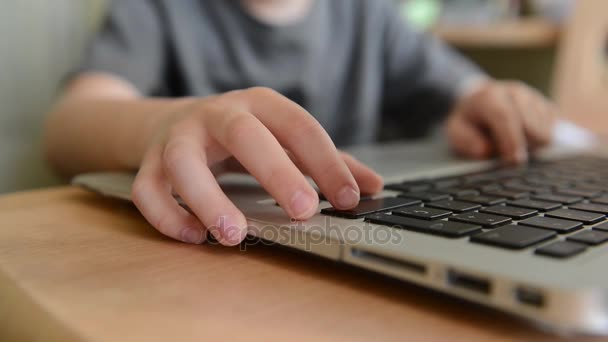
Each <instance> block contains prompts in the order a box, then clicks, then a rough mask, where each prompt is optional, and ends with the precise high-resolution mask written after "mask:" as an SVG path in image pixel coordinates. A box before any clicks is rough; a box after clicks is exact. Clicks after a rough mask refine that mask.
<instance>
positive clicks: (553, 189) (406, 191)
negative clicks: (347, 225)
mask: <svg viewBox="0 0 608 342" xmlns="http://www.w3.org/2000/svg"><path fill="white" fill-rule="evenodd" d="M385 189H386V190H391V191H394V192H395V193H396V194H395V196H394V197H385V198H380V199H378V198H376V199H369V198H367V199H362V201H361V202H360V204H359V205H358V206H357V207H356V208H354V209H352V210H348V211H340V210H336V209H334V208H328V209H324V210H322V211H321V213H322V214H324V215H329V216H336V217H342V218H347V219H353V220H357V219H363V220H365V221H367V222H370V223H373V224H378V225H384V226H389V227H393V228H396V229H405V230H409V231H413V232H417V233H421V234H428V235H433V236H439V237H443V238H452V239H458V238H466V239H468V241H470V242H471V243H475V244H483V245H486V246H490V247H494V248H501V249H508V250H526V249H530V250H533V251H534V254H535V255H538V256H539V257H549V258H554V259H566V258H570V257H574V256H576V255H579V254H581V253H583V252H584V251H586V250H588V249H590V248H600V247H598V246H600V245H602V244H604V243H606V242H608V217H606V215H608V159H599V158H593V157H574V158H568V159H562V160H557V161H542V162H541V161H534V162H531V163H530V164H529V165H526V166H522V167H516V168H515V167H513V168H499V169H494V170H490V171H484V172H477V173H473V174H466V175H462V176H454V177H445V178H439V179H425V180H419V181H405V182H402V183H395V184H388V185H386V186H385Z"/></svg>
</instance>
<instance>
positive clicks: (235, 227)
mask: <svg viewBox="0 0 608 342" xmlns="http://www.w3.org/2000/svg"><path fill="white" fill-rule="evenodd" d="M218 227H219V234H220V235H221V236H220V237H219V239H218V240H220V242H221V243H222V244H224V245H228V246H234V245H238V244H239V243H241V242H242V241H243V240H244V239H245V236H246V235H247V223H241V222H239V220H237V219H235V218H233V217H231V216H221V217H220V219H219V222H218Z"/></svg>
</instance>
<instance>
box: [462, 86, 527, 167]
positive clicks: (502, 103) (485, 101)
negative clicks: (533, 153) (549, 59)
mask: <svg viewBox="0 0 608 342" xmlns="http://www.w3.org/2000/svg"><path fill="white" fill-rule="evenodd" d="M480 101H482V102H481V105H480V107H479V108H481V109H473V110H474V112H473V118H474V122H473V124H475V125H480V126H484V127H488V129H489V131H490V135H491V137H492V138H493V140H494V141H495V143H496V145H497V149H498V153H499V155H500V157H501V158H502V159H503V160H505V161H506V162H508V163H513V164H520V163H523V162H525V161H527V159H528V153H527V147H526V138H525V133H524V130H523V125H522V122H521V116H520V115H519V113H518V112H517V110H516V109H515V107H514V106H513V103H512V101H511V100H510V98H509V96H508V94H507V92H506V91H505V90H504V87H502V86H501V87H495V88H494V89H493V90H491V91H486V92H483V93H482V98H481V99H480Z"/></svg>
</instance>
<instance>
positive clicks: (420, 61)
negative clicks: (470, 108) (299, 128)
mask: <svg viewBox="0 0 608 342" xmlns="http://www.w3.org/2000/svg"><path fill="white" fill-rule="evenodd" d="M79 71H80V72H84V71H102V72H108V73H112V74H115V75H118V76H120V77H122V78H124V79H126V80H128V81H130V82H131V83H132V84H133V85H135V86H136V87H137V88H138V89H139V90H140V91H141V92H142V93H143V94H145V95H150V96H169V97H177V96H207V95H212V94H217V93H222V92H226V91H230V90H235V89H242V88H247V87H252V86H265V87H270V88H273V89H275V90H277V91H278V92H280V93H282V94H284V95H285V96H287V97H289V98H290V99H292V100H293V101H295V102H297V103H299V104H300V105H302V106H303V107H304V108H306V109H307V110H308V111H309V112H310V113H311V114H312V115H313V116H314V117H315V118H316V119H317V120H318V121H319V122H320V123H321V124H322V125H323V127H324V128H325V129H326V130H327V131H328V132H329V134H330V136H331V137H332V138H333V139H334V141H335V142H336V144H337V145H342V146H343V145H350V144H357V143H369V142H373V141H376V140H378V139H379V138H380V131H381V130H382V132H384V135H386V136H390V137H391V138H394V137H415V136H421V135H423V134H424V133H425V132H426V131H427V130H428V128H429V127H431V125H432V124H434V123H436V122H438V121H439V119H440V118H441V117H442V116H443V115H444V114H445V113H446V112H447V111H448V110H449V108H450V106H451V105H452V103H453V100H454V98H455V96H456V94H457V92H458V90H459V88H460V87H462V86H463V84H464V83H465V82H467V80H470V79H471V78H474V77H477V76H478V75H479V74H480V71H479V70H478V69H477V68H476V67H474V66H473V65H472V64H470V63H469V62H467V61H466V60H465V59H463V58H462V57H461V56H459V55H458V54H457V53H455V52H454V51H453V50H451V49H449V48H448V47H446V46H445V45H444V44H442V43H440V42H439V41H437V40H436V39H434V38H432V37H430V36H429V35H426V34H423V33H420V32H417V31H416V30H414V29H413V28H412V27H410V26H408V25H407V23H405V22H404V20H403V19H402V17H400V16H399V14H398V13H397V11H396V10H395V6H394V3H393V1H388V0H316V1H315V4H314V7H313V9H312V10H311V12H310V13H309V14H308V15H307V16H306V17H305V18H304V19H302V20H300V21H298V22H296V23H293V24H289V25H282V26H273V25H269V24H266V23H264V22H261V21H259V20H257V19H256V18H255V17H253V16H251V15H250V14H249V13H248V12H247V11H246V10H245V9H244V8H243V7H242V5H241V4H240V2H239V1H238V0H115V1H113V2H112V3H111V6H110V10H109V13H108V16H107V17H106V20H105V21H104V23H103V25H102V27H101V30H100V32H99V33H98V35H97V36H96V37H95V38H94V39H93V41H92V42H91V45H90V47H89V50H88V52H87V54H86V57H85V59H84V61H83V63H82V65H81V67H80V69H79ZM276 115H281V113H276Z"/></svg>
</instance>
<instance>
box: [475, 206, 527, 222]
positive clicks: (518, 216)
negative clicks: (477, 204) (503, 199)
mask: <svg viewBox="0 0 608 342" xmlns="http://www.w3.org/2000/svg"><path fill="white" fill-rule="evenodd" d="M480 211H481V212H482V213H487V214H496V215H502V216H508V217H510V218H512V219H514V220H523V219H527V218H528V217H532V216H534V215H536V214H538V211H536V210H533V209H527V208H517V207H511V206H508V205H495V206H493V207H488V208H485V209H482V210H480Z"/></svg>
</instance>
